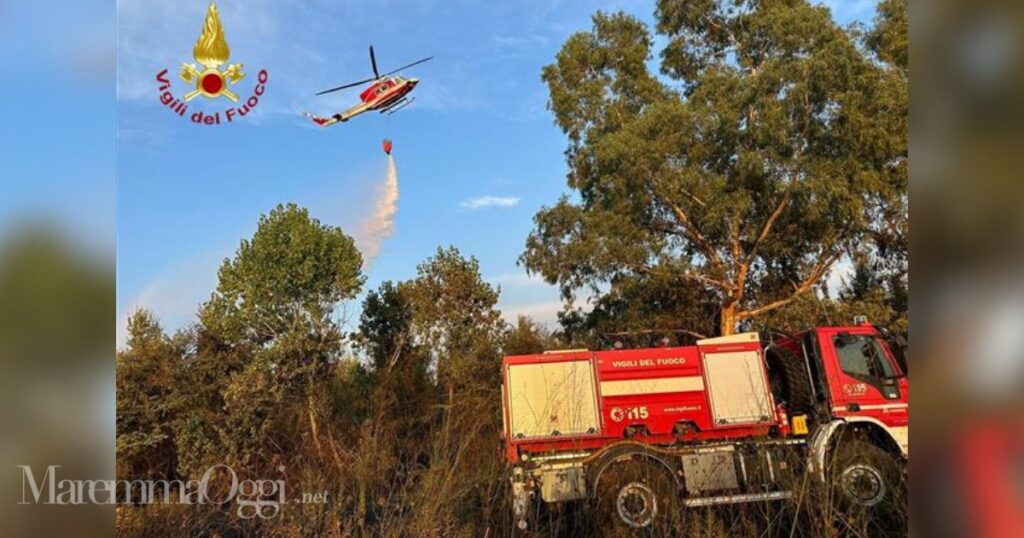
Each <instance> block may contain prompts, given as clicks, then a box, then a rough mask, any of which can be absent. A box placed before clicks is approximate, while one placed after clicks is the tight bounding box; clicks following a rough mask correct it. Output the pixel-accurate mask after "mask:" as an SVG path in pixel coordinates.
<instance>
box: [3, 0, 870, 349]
mask: <svg viewBox="0 0 1024 538" xmlns="http://www.w3.org/2000/svg"><path fill="white" fill-rule="evenodd" d="M827 3H828V4H829V5H830V7H831V8H832V9H833V13H834V16H835V17H836V18H837V20H839V21H840V22H842V23H844V24H845V23H848V22H850V21H854V20H861V21H870V20H871V18H872V17H873V14H874V12H873V10H874V6H873V2H871V1H862V0H851V1H845V2H844V1H838V0H833V1H831V2H827ZM207 6H208V4H207V2H206V0H186V1H180V0H179V1H174V2H170V1H155V0H123V1H121V2H119V4H118V6H117V17H118V19H117V21H118V22H117V31H118V40H117V72H116V79H117V80H116V88H117V95H116V109H117V137H116V148H117V153H116V155H117V159H116V177H117V187H116V189H117V190H116V194H117V197H116V200H117V201H116V209H117V211H116V226H117V238H116V249H117V291H118V300H117V305H118V339H119V345H120V344H122V343H123V341H124V322H125V319H126V318H127V315H128V314H129V312H131V311H132V310H134V309H137V308H140V307H145V308H147V309H150V310H152V311H153V312H154V313H155V314H156V315H157V317H158V318H159V319H160V320H161V322H162V323H163V325H164V327H165V329H168V330H175V329H178V328H181V327H183V326H185V325H187V324H188V323H190V322H192V321H193V320H194V319H195V313H196V309H197V308H198V306H199V304H200V303H201V302H203V301H204V300H206V299H207V298H208V297H209V294H210V292H211V291H212V290H213V288H214V287H215V286H216V271H217V267H218V266H219V265H220V263H221V262H222V261H223V259H224V258H226V257H230V256H232V255H233V253H234V252H235V249H236V248H237V247H238V244H239V241H240V240H241V239H243V238H246V237H249V236H251V235H252V233H253V232H254V231H255V229H256V224H257V221H258V219H259V216H260V215H261V214H265V213H267V212H269V211H270V210H271V209H272V208H273V207H274V206H275V205H277V204H279V203H287V202H295V203H297V204H299V205H301V206H303V207H306V208H308V209H309V210H310V213H311V214H312V216H313V217H315V218H317V219H319V220H320V221H321V222H323V223H325V224H330V225H336V226H340V227H342V228H343V229H344V230H345V231H346V233H349V234H350V235H353V236H354V237H355V238H356V240H357V243H358V242H360V241H361V240H362V241H365V240H366V238H361V237H360V235H359V234H360V231H361V228H362V227H363V224H362V223H363V222H364V221H365V219H366V218H367V217H368V215H369V214H370V213H371V212H372V211H373V210H374V207H375V205H376V204H377V200H378V198H379V197H380V196H381V188H382V184H383V182H384V179H385V167H386V156H385V155H384V153H383V152H382V150H381V140H382V139H383V138H390V139H392V140H393V141H394V150H393V155H394V157H395V163H396V166H397V170H398V184H399V190H400V195H399V198H398V208H397V213H396V217H395V222H394V228H393V233H392V235H391V236H390V237H388V238H386V240H385V241H384V242H383V243H382V244H381V245H380V250H379V255H378V256H377V257H376V258H375V259H373V260H369V261H368V264H367V267H366V272H367V283H366V286H365V287H364V289H373V288H376V287H377V286H378V285H379V284H380V283H381V282H382V281H385V280H403V279H408V278H411V277H413V276H415V271H416V265H417V264H418V263H420V262H422V261H423V260H424V259H426V258H427V257H429V256H430V255H431V254H433V253H434V252H435V251H436V249H437V248H438V247H439V246H448V245H453V246H456V247H458V248H459V250H460V251H461V252H462V253H463V254H464V255H467V256H474V257H476V258H477V259H478V260H479V262H480V269H481V273H482V275H483V277H484V278H485V279H486V280H487V281H489V282H491V283H492V284H494V285H496V286H500V288H501V292H502V293H501V300H500V303H499V305H498V306H499V308H500V309H501V310H502V311H503V312H504V314H505V316H506V318H507V319H510V320H511V319H514V318H515V316H516V315H518V314H525V315H529V316H531V317H533V318H534V319H536V320H538V321H540V322H542V323H546V324H549V325H551V326H553V325H554V321H555V319H556V314H557V312H558V311H559V310H560V309H561V302H560V301H559V297H558V292H557V290H556V289H555V288H554V287H552V286H549V285H547V284H544V283H543V282H541V281H540V280H539V279H538V278H535V277H534V278H531V277H529V276H527V274H526V272H525V269H524V268H522V267H520V266H519V265H517V258H518V257H519V255H520V254H521V253H522V251H523V247H524V244H525V240H526V237H527V235H528V234H529V232H530V231H531V229H532V217H533V215H534V214H535V213H536V212H537V210H538V209H540V208H541V207H543V206H545V205H551V204H553V203H555V202H556V201H557V199H558V197H559V196H560V195H561V194H562V193H564V192H567V189H566V186H565V175H566V165H565V161H564V156H563V152H564V150H565V147H566V140H565V137H564V136H563V135H562V133H561V131H560V130H559V129H558V128H557V126H556V125H554V121H553V118H552V116H551V114H550V113H549V112H548V111H547V109H546V104H547V90H546V87H545V86H544V84H543V83H542V81H541V79H540V71H541V68H542V67H543V66H544V65H547V64H549V63H551V62H552V61H553V59H554V56H555V54H556V52H557V51H558V49H559V48H560V46H561V44H562V43H563V42H564V41H565V39H566V38H567V37H568V36H569V35H571V34H572V33H573V32H576V31H580V30H585V29H588V28H589V26H590V22H589V19H590V16H591V15H592V14H593V13H594V12H595V11H596V10H598V9H601V10H604V11H616V10H623V11H626V12H629V13H631V14H634V15H636V16H638V17H640V18H641V19H643V20H646V21H651V20H652V12H653V2H652V1H650V0H645V1H612V2H591V1H563V0H558V1H551V0H536V1H534V0H529V1H517V2H511V1H510V2H485V1H463V0H444V1H441V0H421V1H415V2H414V1H409V2H402V1H397V0H381V1H378V2H350V1H336V0H331V1H326V0H315V1H305V2H300V1H296V0H246V1H244V2H243V1H241V0H221V1H220V2H218V3H217V6H218V9H219V12H220V18H221V22H222V24H223V26H224V31H225V35H226V39H227V42H228V44H229V46H230V48H231V58H230V60H229V63H236V62H241V63H243V65H244V71H245V72H246V73H247V74H246V77H245V78H244V79H243V80H242V81H241V82H239V83H238V84H237V85H236V86H234V87H233V88H232V89H234V90H235V91H236V92H237V93H238V94H239V95H241V96H242V97H243V99H244V98H247V97H248V96H249V95H251V94H252V92H253V90H254V85H255V82H256V75H257V73H258V72H259V71H260V70H261V69H265V70H266V71H267V73H268V79H267V83H266V85H265V92H264V93H263V95H262V96H261V97H260V98H259V103H258V105H257V106H256V107H255V108H254V109H253V111H252V112H251V113H250V114H248V115H247V116H245V117H244V118H241V119H240V120H238V121H236V122H232V123H231V124H222V125H219V126H206V125H196V124H193V123H191V122H190V121H189V120H188V118H187V117H186V118H181V117H178V116H176V115H175V114H173V113H172V112H171V111H170V109H168V108H167V107H165V106H164V105H162V104H161V103H160V100H159V96H160V91H159V89H158V85H159V83H158V82H157V81H156V74H157V73H158V72H159V71H161V70H162V69H165V68H166V69H168V73H169V78H171V80H172V83H173V86H172V89H171V91H172V92H173V93H174V94H175V95H178V96H180V95H182V94H184V93H186V92H187V91H188V90H189V88H188V86H187V85H186V84H185V83H184V82H183V81H181V80H180V79H178V78H177V73H178V71H179V69H180V65H181V63H183V62H188V63H194V60H193V58H192V46H193V44H194V43H195V40H196V38H197V37H198V35H199V32H200V30H201V27H202V23H203V19H204V16H205V12H206V10H207ZM371 44H372V45H373V46H374V48H375V50H376V53H377V60H378V63H379V64H380V67H381V71H387V70H390V69H393V68H395V67H398V66H400V65H403V64H406V63H409V62H412V61H414V60H417V59H420V58H422V57H424V56H434V59H433V60H432V61H430V62H427V63H425V64H422V65H420V66H416V67H415V68H413V69H411V70H410V71H409V72H407V73H405V74H406V75H407V76H414V77H417V78H419V79H420V80H421V83H420V85H419V86H418V87H417V88H416V90H415V92H414V93H413V95H414V96H415V98H416V100H415V102H414V103H413V104H411V105H410V106H408V107H406V108H405V109H404V110H402V111H401V112H399V113H397V114H395V115H393V116H381V115H379V114H376V113H370V114H365V115H363V116H361V117H357V118H355V119H353V120H352V121H351V122H349V123H345V124H338V125H335V126H332V127H330V128H328V129H321V128H318V127H316V126H314V125H312V124H311V123H310V122H309V121H308V120H307V119H306V118H304V117H302V116H301V114H300V113H301V112H302V111H304V110H308V111H311V112H314V113H319V114H324V115H326V114H330V113H333V112H335V111H338V110H341V109H343V108H346V107H347V106H349V105H351V104H354V103H355V102H356V99H357V94H358V90H354V91H348V92H336V93H334V94H330V95H328V96H319V97H318V96H314V93H315V92H317V91H319V90H322V89H324V88H329V87H333V86H336V85H339V84H343V83H346V82H350V81H354V80H359V79H364V78H367V77H369V76H370V75H371V71H370V67H369V59H368V56H367V47H368V46H369V45H371ZM50 91H57V90H50ZM229 105H230V103H228V102H227V101H225V100H224V99H223V98H221V99H217V100H205V99H203V98H198V99H196V100H194V101H191V102H190V103H189V111H188V112H189V114H191V113H193V112H195V111H197V110H206V111H209V112H213V111H216V110H223V109H225V108H227V106H229ZM26 121H27V120H26ZM0 142H2V140H0ZM90 143H97V140H96V139H95V138H94V139H92V140H86V141H85V146H86V147H88V145H89V144H90ZM83 151H84V150H83ZM25 160H26V161H28V160H29V159H27V158H26V159H25ZM16 166H17V164H16ZM22 166H27V164H26V163H23V164H22ZM75 198H80V195H78V196H75ZM74 201H75V200H69V201H68V203H71V204H73V203H74ZM346 312H347V313H348V314H349V316H350V318H352V321H350V322H349V327H348V328H349V329H351V328H353V327H354V323H355V321H354V316H355V314H356V313H357V312H358V301H356V302H354V303H353V304H350V305H347V306H346Z"/></svg>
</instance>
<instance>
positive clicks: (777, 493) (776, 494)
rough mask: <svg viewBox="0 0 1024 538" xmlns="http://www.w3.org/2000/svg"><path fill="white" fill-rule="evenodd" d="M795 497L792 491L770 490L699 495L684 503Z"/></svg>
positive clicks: (701, 504) (739, 501) (693, 504)
mask: <svg viewBox="0 0 1024 538" xmlns="http://www.w3.org/2000/svg"><path fill="white" fill-rule="evenodd" d="M792 497H793V493H792V492H790V491H770V492H767V493H743V494H739V495H718V496H716V497H697V498H695V499H684V500H683V505H684V506H687V507H695V506H712V505H716V504H737V503H752V502H758V501H779V500H783V499H789V498H792Z"/></svg>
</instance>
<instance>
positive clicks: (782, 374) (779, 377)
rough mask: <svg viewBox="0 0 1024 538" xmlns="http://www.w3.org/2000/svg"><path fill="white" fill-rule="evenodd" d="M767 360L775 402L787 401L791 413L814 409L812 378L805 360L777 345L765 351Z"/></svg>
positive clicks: (787, 409)
mask: <svg viewBox="0 0 1024 538" xmlns="http://www.w3.org/2000/svg"><path fill="white" fill-rule="evenodd" d="M765 360H766V361H767V363H768V378H769V380H770V381H771V387H772V396H774V397H775V403H781V402H785V404H786V411H788V412H789V413H790V414H791V415H792V414H799V413H808V412H810V411H811V409H814V396H813V395H812V394H811V380H810V379H809V378H808V376H807V367H806V366H805V365H804V361H803V360H802V359H800V357H798V356H797V355H795V354H794V353H793V352H792V351H789V350H788V349H785V348H781V347H776V346H772V347H770V348H768V350H766V351H765Z"/></svg>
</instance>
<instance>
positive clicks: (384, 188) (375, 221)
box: [359, 154, 398, 266]
mask: <svg viewBox="0 0 1024 538" xmlns="http://www.w3.org/2000/svg"><path fill="white" fill-rule="evenodd" d="M396 213H398V170H397V169H396V168H395V158H394V157H393V156H391V155H390V154H388V166H387V172H386V174H385V177H384V182H383V183H382V184H380V186H379V187H378V190H377V199H376V202H375V203H374V205H373V212H372V213H371V214H370V215H368V216H367V217H366V219H365V220H363V223H362V228H361V230H360V231H361V232H362V233H360V234H359V237H360V239H361V241H360V243H362V244H361V245H360V247H361V250H362V252H363V265H364V266H369V265H370V264H372V263H373V261H374V260H375V259H377V256H378V255H379V254H380V247H381V244H382V243H383V242H384V241H385V240H386V239H387V238H389V237H391V234H392V233H393V232H394V231H395V214H396Z"/></svg>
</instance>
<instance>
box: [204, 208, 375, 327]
mask: <svg viewBox="0 0 1024 538" xmlns="http://www.w3.org/2000/svg"><path fill="white" fill-rule="evenodd" d="M362 265H363V257H362V255H361V254H360V253H359V251H358V250H357V249H356V247H355V243H354V242H353V241H352V238H351V237H349V236H347V235H345V233H344V232H343V231H342V230H341V229H340V228H336V227H333V226H327V225H323V224H321V223H320V222H319V221H318V220H316V219H314V218H310V216H309V212H308V211H306V210H305V209H303V208H300V207H298V206H296V205H295V204H288V205H278V206H277V207H276V208H274V209H273V210H272V211H271V212H270V214H269V215H264V216H262V217H260V222H259V225H258V227H257V230H256V233H255V234H254V235H253V237H252V239H247V240H243V241H242V244H241V245H240V246H239V247H238V251H237V252H236V253H235V257H234V258H233V259H230V260H224V263H223V264H222V265H221V267H220V271H219V272H218V277H219V280H218V283H217V290H216V291H215V292H214V294H213V296H212V297H211V298H210V300H209V302H207V303H206V304H205V305H204V306H203V310H202V312H201V313H200V320H201V321H202V323H203V325H204V326H205V327H206V328H208V329H209V330H211V331H212V332H214V333H216V334H217V335H218V336H219V337H221V338H223V339H224V340H225V341H226V342H228V343H239V342H250V343H253V344H256V345H263V344H265V343H267V342H269V341H272V340H274V339H275V338H277V337H279V336H281V335H283V334H285V333H287V332H288V331H289V330H290V329H293V328H295V327H296V326H301V325H319V326H323V325H324V324H325V323H326V321H327V320H328V318H329V317H330V315H331V313H332V312H333V310H334V308H335V307H336V306H337V305H338V303H339V302H340V301H343V300H346V299H351V298H353V297H355V295H356V293H358V292H359V289H360V287H361V286H362V283H363V280H364V277H363V275H362V270H361V268H362Z"/></svg>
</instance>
